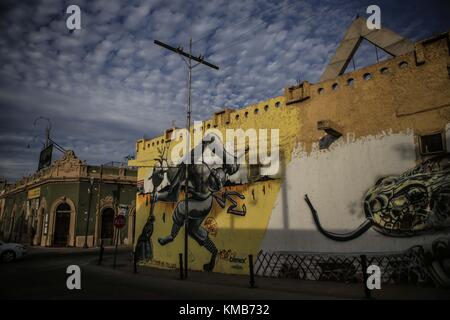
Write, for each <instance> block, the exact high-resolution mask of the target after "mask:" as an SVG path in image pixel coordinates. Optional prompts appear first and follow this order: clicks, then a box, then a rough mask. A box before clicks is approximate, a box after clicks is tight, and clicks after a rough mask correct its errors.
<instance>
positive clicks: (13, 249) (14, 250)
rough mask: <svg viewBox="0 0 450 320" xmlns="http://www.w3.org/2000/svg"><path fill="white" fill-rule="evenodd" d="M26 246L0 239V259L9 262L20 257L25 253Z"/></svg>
mask: <svg viewBox="0 0 450 320" xmlns="http://www.w3.org/2000/svg"><path fill="white" fill-rule="evenodd" d="M27 251H28V248H27V247H26V246H24V245H23V244H19V243H6V242H3V241H0V260H1V261H2V262H11V261H14V260H16V259H20V258H22V257H23V256H24V255H25V254H27Z"/></svg>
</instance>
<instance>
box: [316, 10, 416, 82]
mask: <svg viewBox="0 0 450 320" xmlns="http://www.w3.org/2000/svg"><path fill="white" fill-rule="evenodd" d="M363 39H365V40H367V41H369V42H370V43H372V44H373V45H375V46H377V47H378V48H380V49H382V50H384V51H386V52H387V53H389V54H390V55H392V56H394V57H395V56H398V55H401V54H405V53H408V52H411V51H413V50H414V43H412V42H411V41H409V40H408V39H405V38H403V37H402V36H400V35H398V34H397V33H395V32H393V31H391V30H389V29H387V28H381V29H374V30H370V29H369V28H367V23H366V19H364V18H362V17H360V18H357V19H355V20H354V21H353V23H352V24H351V25H350V27H349V28H348V30H347V32H346V33H345V36H344V39H342V41H341V43H340V45H339V47H338V48H337V50H336V53H335V54H334V56H333V58H332V59H331V61H330V62H329V64H328V66H327V67H326V69H325V71H324V72H323V74H322V76H321V78H320V81H325V80H329V79H332V78H335V77H337V76H340V75H341V74H343V73H344V72H345V70H346V69H347V66H348V64H349V63H350V61H351V59H352V57H353V55H354V54H355V52H356V50H357V49H358V47H359V45H360V43H361V41H362V40H363Z"/></svg>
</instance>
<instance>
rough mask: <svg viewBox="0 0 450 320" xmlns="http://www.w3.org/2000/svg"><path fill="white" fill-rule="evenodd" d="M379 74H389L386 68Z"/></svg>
mask: <svg viewBox="0 0 450 320" xmlns="http://www.w3.org/2000/svg"><path fill="white" fill-rule="evenodd" d="M380 73H381V74H389V68H387V67H384V68H381V69H380Z"/></svg>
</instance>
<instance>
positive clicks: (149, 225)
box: [135, 149, 167, 261]
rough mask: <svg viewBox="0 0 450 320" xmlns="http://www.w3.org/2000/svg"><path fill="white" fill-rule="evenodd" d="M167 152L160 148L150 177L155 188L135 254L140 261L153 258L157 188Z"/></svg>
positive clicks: (162, 177)
mask: <svg viewBox="0 0 450 320" xmlns="http://www.w3.org/2000/svg"><path fill="white" fill-rule="evenodd" d="M165 152H166V149H163V150H160V155H161V156H160V158H158V159H155V160H156V163H157V167H156V168H155V169H154V170H153V172H152V175H151V176H150V178H149V179H150V180H151V182H152V185H153V190H152V192H151V194H150V214H149V216H148V220H147V222H146V223H145V225H144V228H143V229H142V232H141V234H140V236H139V238H138V240H137V242H136V249H135V254H136V255H137V260H138V261H148V260H151V259H152V258H153V249H152V248H153V247H152V240H151V237H152V234H153V225H154V222H155V215H154V210H155V205H156V199H155V198H156V189H157V188H158V187H159V186H160V185H161V183H162V182H163V180H164V173H165V169H164V167H163V166H164V164H165V163H167V161H166V160H165V159H164V153H165Z"/></svg>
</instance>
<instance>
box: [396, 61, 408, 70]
mask: <svg viewBox="0 0 450 320" xmlns="http://www.w3.org/2000/svg"><path fill="white" fill-rule="evenodd" d="M398 66H399V68H400V69H405V68H406V67H407V66H408V62H406V61H402V62H400V63H399V64H398Z"/></svg>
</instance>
